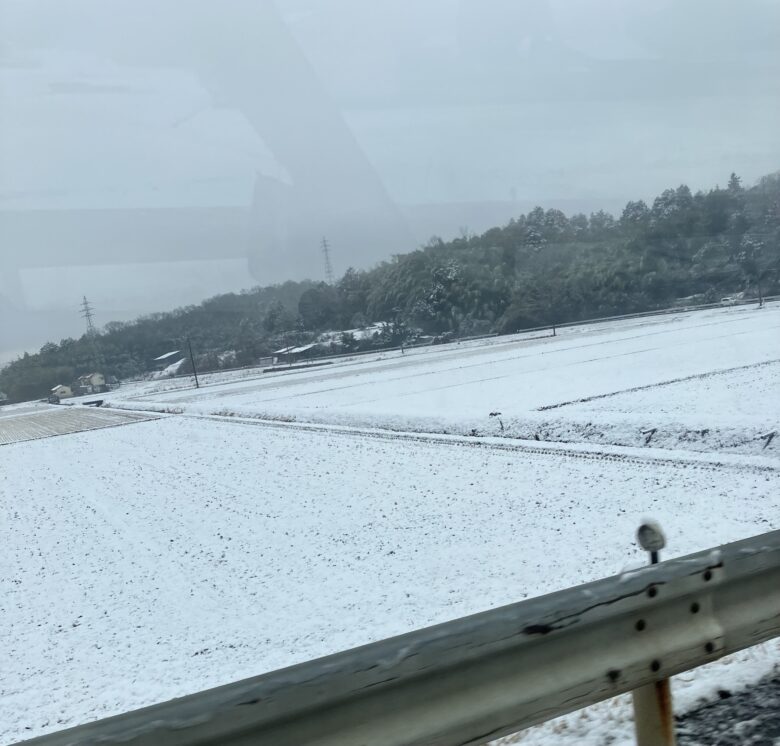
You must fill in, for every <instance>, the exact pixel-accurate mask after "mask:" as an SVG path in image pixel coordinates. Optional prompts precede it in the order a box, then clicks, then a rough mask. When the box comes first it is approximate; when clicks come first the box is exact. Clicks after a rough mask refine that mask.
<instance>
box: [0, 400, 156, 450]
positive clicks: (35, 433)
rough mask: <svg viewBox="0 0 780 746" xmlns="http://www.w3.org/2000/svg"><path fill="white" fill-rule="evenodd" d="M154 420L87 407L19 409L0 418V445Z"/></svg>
mask: <svg viewBox="0 0 780 746" xmlns="http://www.w3.org/2000/svg"><path fill="white" fill-rule="evenodd" d="M156 417H157V415H154V414H148V413H146V412H125V411H120V410H116V409H93V408H91V407H67V406H56V405H43V406H41V407H22V408H18V409H16V410H11V411H9V412H8V413H6V414H5V416H0V445H7V444H8V443H19V442H22V441H25V440H36V439H38V438H50V437H52V436H53V435H69V434H70V433H80V432H84V431H85V430H98V429H100V428H104V427H115V426H117V425H126V424H128V423H130V422H139V421H142V420H148V419H156Z"/></svg>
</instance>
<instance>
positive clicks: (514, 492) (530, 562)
mask: <svg viewBox="0 0 780 746" xmlns="http://www.w3.org/2000/svg"><path fill="white" fill-rule="evenodd" d="M779 326H780V309H778V307H777V306H774V307H771V306H770V307H767V308H765V309H762V310H760V311H759V310H757V309H755V308H750V309H742V308H736V309H726V310H723V311H716V312H700V313H696V314H690V315H684V316H677V317H672V318H663V319H652V320H642V321H641V322H639V321H635V322H630V323H629V322H623V323H621V324H614V325H611V326H610V325H598V326H594V327H590V328H588V327H580V328H571V329H567V330H563V331H562V333H561V334H560V335H559V336H558V337H555V338H554V339H553V338H550V339H536V340H532V339H529V338H528V337H526V338H522V337H518V338H509V339H507V338H503V339H497V340H490V341H481V342H480V343H472V344H467V345H462V346H460V347H459V346H457V345H448V346H443V347H441V348H437V349H427V350H425V351H423V350H417V351H414V352H410V353H407V354H406V355H404V356H403V357H401V356H400V355H390V354H386V355H383V356H378V357H380V358H381V359H368V360H366V359H363V360H352V361H345V362H343V363H339V364H337V365H333V366H328V369H327V370H325V369H319V370H311V371H303V372H290V373H287V374H283V373H273V374H268V375H267V376H265V377H263V378H258V379H257V380H243V381H240V380H239V381H236V382H234V383H231V384H219V385H214V386H207V387H205V388H203V389H201V390H199V391H195V390H191V391H175V392H159V391H158V392H150V391H149V390H148V389H141V388H140V387H137V388H135V389H134V388H133V387H125V388H123V389H122V390H120V391H117V392H112V394H111V395H110V396H109V397H108V398H110V399H111V401H112V402H113V403H114V404H115V405H120V406H123V407H132V408H138V409H144V408H146V409H151V410H157V411H159V410H163V409H167V410H169V411H171V412H178V414H170V415H169V416H162V417H159V418H158V419H155V420H150V421H141V422H135V423H131V424H127V425H126V426H123V427H112V428H106V429H101V430H93V431H90V432H82V433H75V434H71V435H65V436H63V437H58V438H54V439H40V440H35V441H30V442H24V443H11V444H9V445H4V446H0V495H1V496H2V497H1V499H0V514H1V515H2V519H1V520H0V527H2V531H3V535H2V537H0V539H2V543H3V548H2V550H1V554H0V557H1V558H2V565H0V629H2V639H3V665H2V667H0V742H2V743H11V742H14V741H16V740H19V739H22V738H29V737H32V736H35V735H39V734H42V733H46V732H50V731H54V730H59V729H62V728H65V727H68V726H72V725H75V724H77V723H80V722H84V721H87V720H91V719H95V718H99V717H103V716H107V715H111V714H116V713H118V712H122V711H125V710H128V709H134V708H137V707H141V706H143V705H146V704H150V703H153V702H157V701H162V700H165V699H170V698H172V697H175V696H179V695H182V694H186V693H189V692H194V691H198V690H200V689H203V688H206V687H210V686H215V685H218V684H222V683H227V682H229V681H233V680H236V679H238V678H242V677H247V676H252V675H256V674H258V673H262V672H263V671H267V670H271V669H273V668H277V667H280V666H284V665H288V664H291V663H295V662H299V661H302V660H306V659H309V658H311V657H314V656H318V655H323V654H326V653H330V652H334V651H337V650H341V649H344V648H347V647H351V646H354V645H358V644H362V643H365V642H368V641H371V640H375V639H380V638H383V637H386V636H388V635H393V634H398V633H401V632H404V631H408V630H410V629H414V628H418V627H421V626H424V625H428V624H432V623H436V622H440V621H445V620H447V619H452V618H455V617H458V616H462V615H464V614H468V613H471V612H475V611H479V610H483V609H487V608H490V607H493V606H496V605H499V604H504V603H510V602H512V601H516V600H519V599H522V598H525V597H530V596H534V595H538V594H541V593H546V592H549V591H552V590H555V589H559V588H564V587H567V586H570V585H572V584H576V583H580V582H584V581H587V580H592V579H595V578H598V577H602V576H604V575H607V574H611V573H615V572H619V571H621V570H622V569H624V568H625V567H627V566H632V565H634V566H635V565H636V564H637V563H641V562H644V558H643V557H642V555H641V553H640V552H639V550H638V549H637V547H636V546H635V545H634V543H633V536H634V531H635V529H636V527H637V525H638V523H639V521H640V520H641V519H642V518H643V517H644V516H646V515H648V514H649V515H652V516H654V517H656V518H657V519H658V520H660V521H661V523H662V524H663V525H664V527H665V529H666V531H667V534H668V539H669V548H668V550H667V553H666V554H667V556H674V555H680V554H684V553H687V552H690V551H695V550H698V549H702V548H706V547H709V546H712V545H715V544H719V543H722V542H727V541H731V540H736V539H740V538H744V537H747V536H751V535H754V534H757V533H761V532H764V531H768V530H771V529H775V528H778V527H780V526H778V523H777V516H778V515H779V514H780V512H779V511H780V461H778V457H777V454H778V445H780V444H778V442H777V439H775V440H774V441H773V442H771V443H770V445H769V446H768V447H767V448H766V449H763V448H762V445H763V441H760V440H759V441H756V443H757V446H756V447H755V448H754V447H752V446H751V447H749V448H748V447H743V448H742V450H740V449H739V448H736V447H734V446H733V445H732V446H729V445H728V444H724V442H721V441H713V440H711V439H708V437H707V436H701V438H700V440H699V441H697V442H696V443H695V444H694V445H691V446H690V447H688V446H687V445H686V441H684V440H680V438H677V440H675V441H674V442H672V441H671V440H666V441H664V440H663V436H662V431H663V429H664V428H667V429H669V428H671V427H672V425H678V426H684V427H686V428H687V427H693V426H694V425H695V426H696V427H700V428H702V429H706V428H712V429H714V430H717V429H720V431H721V432H723V431H725V430H727V429H729V428H731V429H732V430H735V431H737V430H738V431H739V432H740V433H742V434H743V435H745V434H746V433H753V431H754V430H755V431H757V430H762V432H763V429H769V428H770V427H772V426H774V427H777V425H778V422H777V420H778V417H777V413H778V401H777V400H778V397H777V396H776V395H775V394H774V390H773V389H775V388H776V382H777V376H778V370H777V364H776V363H775V361H776V360H778V359H780V345H779V342H778V340H779V339H780V334H778V327H779ZM718 371H728V372H718ZM694 377H695V378H694ZM678 379H682V380H678ZM672 381H675V382H672ZM593 397H600V398H593ZM567 402H571V403H567ZM552 405H563V406H554V408H551V409H544V410H542V409H540V408H542V407H550V406H552ZM72 409H73V410H74V411H78V409H79V408H76V407H74V408H72ZM81 411H85V410H81ZM89 411H93V410H89ZM491 411H500V412H501V413H502V414H501V415H500V417H499V416H495V417H489V413H490V412H491ZM20 412H21V413H20V414H19V417H20V418H21V417H22V416H32V415H35V416H38V414H37V413H36V412H32V413H29V412H27V413H24V412H23V411H22V410H20ZM107 414H108V412H107ZM220 414H222V415H223V416H219V415H220ZM259 417H272V418H274V419H276V420H277V421H276V422H266V421H262V420H261V419H259ZM534 418H536V419H534ZM285 420H287V421H285ZM499 420H501V424H503V426H504V431H503V432H502V431H501V429H500V428H501V425H500V424H499ZM597 420H598V422H597ZM556 421H559V422H561V423H564V424H562V425H561V426H560V427H561V428H564V427H566V428H569V429H568V430H566V432H567V433H568V435H569V436H570V437H568V438H563V437H555V438H552V439H553V440H554V439H557V440H565V439H568V440H570V441H572V442H569V443H567V444H562V443H552V442H536V441H535V440H532V441H526V440H519V439H511V438H507V437H506V436H507V435H515V436H517V435H518V434H523V433H521V432H520V431H519V428H520V427H525V426H526V425H527V423H529V422H532V423H533V422H535V423H536V424H535V425H534V427H537V428H538V430H542V429H543V428H544V427H552V425H551V424H550V423H553V422H556ZM577 422H580V423H581V424H583V423H587V422H590V423H591V426H590V430H588V429H587V428H586V429H585V430H584V433H585V434H584V436H583V434H582V433H583V431H582V430H581V429H580V430H578V429H577V427H576V426H575V425H576V423H577ZM646 422H651V423H656V425H654V426H657V427H658V433H656V434H654V436H653V437H652V438H651V439H650V441H649V442H648V443H647V444H645V442H644V438H645V437H646V436H642V440H641V441H640V442H639V443H628V444H626V446H610V445H601V444H600V443H602V441H603V440H604V438H603V437H602V438H601V440H599V437H597V436H592V435H591V434H590V433H592V431H593V432H595V431H598V429H599V427H601V425H600V424H598V423H602V424H603V425H604V428H606V426H607V425H610V424H611V425H612V426H613V427H614V428H615V431H616V432H617V431H618V430H619V431H620V432H626V433H627V432H629V431H631V432H633V429H635V428H637V427H639V426H640V425H644V423H646ZM523 423H525V424H523ZM572 423H575V424H572ZM615 423H617V424H615ZM583 427H584V424H583ZM388 428H392V430H391V429H388ZM632 428H633V429H632ZM401 430H407V431H411V430H415V431H417V432H400V431H401ZM445 430H446V431H448V433H449V434H446V435H442V434H436V433H442V432H443V431H445ZM471 430H476V431H477V432H478V435H477V436H473V435H469V434H468V433H470V432H471ZM425 431H428V432H425ZM562 432H564V431H563V429H561V430H559V431H556V433H557V434H558V436H560V434H561V433H562ZM670 432H671V430H670ZM460 433H465V434H460ZM543 434H544V433H543ZM554 434H555V433H554ZM501 436H503V437H501ZM542 440H543V441H544V440H545V438H542ZM588 441H591V442H588ZM658 441H661V442H658ZM750 443H753V441H750ZM627 446H630V447H627ZM658 446H662V447H658ZM778 660H780V648H779V647H778V644H777V643H772V644H767V645H764V646H761V647H759V648H754V649H751V650H749V651H745V652H743V653H742V654H740V655H738V656H735V657H734V658H733V659H730V660H728V661H721V662H718V663H715V664H712V665H710V666H707V667H705V668H702V669H698V670H697V671H696V672H692V673H690V674H687V675H683V676H680V677H677V678H676V679H675V683H674V686H675V696H676V700H677V703H678V707H680V708H685V707H689V706H691V705H692V704H694V702H695V701H696V699H697V698H698V697H700V696H712V695H713V694H714V692H715V691H716V689H717V688H724V687H725V688H736V687H739V686H740V685H742V684H745V683H749V682H751V681H754V680H755V679H757V678H758V677H759V676H760V675H762V674H763V673H766V672H767V671H769V670H770V669H771V668H772V666H773V665H776V663H777V662H778ZM630 734H631V720H630V707H629V705H628V703H627V700H626V698H618V699H617V700H614V701H611V702H609V703H603V704H602V705H599V706H597V707H595V708H591V709H589V710H588V711H585V712H584V713H576V714H573V715H570V716H567V717H566V718H563V719H560V720H558V721H555V722H553V723H549V724H546V725H544V726H540V727H539V728H534V729H531V730H530V731H528V732H526V733H525V734H523V735H522V736H521V737H519V738H520V740H521V742H522V743H527V744H542V743H544V744H548V743H564V744H593V745H594V746H595V745H596V744H605V743H607V740H608V739H612V740H611V741H610V742H611V743H613V744H617V743H622V742H623V741H624V740H625V739H628V738H629V737H630ZM626 742H628V741H626Z"/></svg>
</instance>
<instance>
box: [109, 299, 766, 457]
mask: <svg viewBox="0 0 780 746" xmlns="http://www.w3.org/2000/svg"><path fill="white" fill-rule="evenodd" d="M778 384H780V303H773V304H770V305H767V306H766V307H765V308H763V309H758V308H756V307H755V306H745V307H737V308H725V309H717V310H713V311H704V312H694V313H688V314H679V315H674V316H663V317H651V318H643V319H634V320H628V321H621V322H613V323H611V324H605V323H600V324H594V325H592V326H580V327H568V328H564V329H562V330H561V332H560V334H559V335H558V336H556V337H550V336H542V337H539V336H538V335H519V336H517V337H509V338H505V337H502V338H497V339H494V340H480V341H479V342H477V343H470V344H466V345H463V346H458V345H446V346H442V347H440V348H425V349H420V350H415V351H414V353H409V354H407V355H404V356H401V355H400V354H398V353H392V354H386V355H383V356H380V359H377V360H374V359H370V360H367V359H356V360H351V361H345V362H343V363H339V364H337V365H332V366H327V368H317V369H313V370H309V371H307V370H303V371H295V372H291V373H287V374H285V373H275V374H267V375H266V376H263V377H261V378H253V379H252V380H246V381H243V382H233V383H225V384H222V385H213V386H207V387H204V388H201V389H200V390H197V391H196V390H194V389H189V390H186V391H182V390H176V391H169V392H156V393H150V392H148V391H145V390H135V389H132V388H128V389H125V390H123V391H121V392H117V394H116V396H115V397H113V400H114V401H116V403H118V404H120V406H130V407H139V408H157V409H160V410H168V411H184V412H191V413H202V414H233V415H241V416H250V417H251V416H254V417H261V418H269V419H280V418H281V419H295V420H297V421H307V422H320V423H329V424H341V425H350V426H360V427H381V428H391V429H395V430H404V431H424V432H425V431H429V432H431V431H432V432H448V433H459V434H464V435H468V434H477V435H499V436H500V435H503V436H505V437H520V438H535V437H539V438H541V439H544V440H559V441H565V442H572V441H575V442H576V441H591V442H597V443H603V444H614V445H626V446H641V445H644V444H645V440H646V437H647V435H646V432H647V431H649V430H655V431H656V432H655V433H654V434H653V436H652V437H651V439H650V443H652V445H653V446H654V447H669V448H684V449H693V450H701V451H707V450H724V451H732V452H735V453H740V452H741V453H769V454H773V453H774V454H776V453H778V449H779V448H780V442H775V443H774V444H770V447H769V448H766V449H765V448H764V446H765V440H764V439H763V438H762V437H761V436H763V435H764V434H766V433H767V432H771V431H772V430H774V429H777V428H778V426H780V396H777V395H774V393H775V392H776V391H777V389H778ZM491 413H500V415H494V416H491ZM701 431H706V432H704V433H703V434H702V432H701ZM777 440H778V441H780V438H778V439H777ZM648 444H649V443H648Z"/></svg>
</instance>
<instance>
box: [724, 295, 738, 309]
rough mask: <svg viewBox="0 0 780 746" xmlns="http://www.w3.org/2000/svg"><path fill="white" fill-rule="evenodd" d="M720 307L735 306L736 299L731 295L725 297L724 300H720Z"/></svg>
mask: <svg viewBox="0 0 780 746" xmlns="http://www.w3.org/2000/svg"><path fill="white" fill-rule="evenodd" d="M720 305H721V306H736V305H737V299H736V298H735V297H734V296H733V295H727V296H726V297H725V298H721V299H720Z"/></svg>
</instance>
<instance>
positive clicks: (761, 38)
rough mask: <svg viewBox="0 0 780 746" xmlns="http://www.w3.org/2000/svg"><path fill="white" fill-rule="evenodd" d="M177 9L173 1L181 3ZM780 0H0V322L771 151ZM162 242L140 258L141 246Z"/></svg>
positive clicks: (609, 191) (288, 267)
mask: <svg viewBox="0 0 780 746" xmlns="http://www.w3.org/2000/svg"><path fill="white" fill-rule="evenodd" d="M185 8H186V10H185ZM777 16H778V6H777V5H776V4H774V3H768V2H751V3H749V4H748V5H743V6H740V7H737V6H735V5H734V4H732V3H726V2H720V3H703V2H702V3H693V4H685V5H682V4H677V3H671V2H667V3H659V4H653V5H652V6H648V5H631V4H615V3H609V2H590V3H582V4H577V5H576V6H573V5H571V4H569V3H564V2H545V1H543V0H539V1H536V2H524V3H517V2H513V1H512V0H503V1H501V0H494V1H493V2H489V3H485V2H477V0H460V1H458V0H437V2H430V3H412V2H400V3H362V2H357V1H353V2H345V1H342V2H333V3H319V2H312V1H309V0H284V1H282V2H277V3H271V2H267V1H266V2H259V3H258V2H238V3H232V4H231V5H230V8H229V9H227V8H222V7H219V8H217V6H212V5H211V4H209V3H187V4H186V6H185V5H181V4H179V5H177V4H175V3H168V4H160V3H151V2H141V3H139V2H114V3H111V5H110V6H109V5H107V4H105V3H101V2H96V1H93V2H90V1H88V0H78V1H75V0H74V1H73V2H69V3H67V4H63V3H59V2H54V1H51V2H46V1H41V2H33V3H31V2H22V1H21V0H18V1H14V0H3V2H2V4H1V5H0V21H1V23H0V35H2V36H1V37H0V97H1V100H2V111H3V114H2V121H1V124H2V126H1V127H0V240H2V245H3V263H4V268H3V272H2V296H3V301H2V303H3V308H2V311H3V316H4V317H5V319H6V321H5V323H4V324H3V331H2V340H1V346H2V349H3V353H2V354H4V355H5V356H6V358H8V357H9V356H11V355H13V354H14V353H16V352H17V351H20V350H22V349H27V350H31V349H35V348H37V347H38V346H39V345H40V344H42V343H43V342H45V341H47V340H58V339H60V338H61V337H64V336H75V335H78V334H79V333H80V331H81V329H82V327H81V325H80V321H79V317H78V312H77V310H78V303H79V301H80V299H81V296H82V295H84V294H86V295H87V296H89V297H90V299H91V300H93V302H94V303H95V304H96V306H97V308H98V309H99V313H98V318H99V320H100V322H101V323H106V322H108V321H112V320H125V319H129V318H133V317H135V316H137V315H139V314H142V313H148V312H153V311H158V310H168V309H172V308H174V307H176V306H179V305H183V304H188V303H194V302H198V301H200V300H202V299H204V298H206V297H209V296H211V295H214V294H215V293H218V292H228V291H238V290H240V289H243V288H248V287H252V286H255V285H268V284H271V283H277V282H281V281H284V280H287V279H294V280H298V279H303V278H310V279H313V280H322V279H326V278H325V275H324V269H323V265H322V261H321V253H320V241H321V238H322V237H323V236H327V238H328V240H329V242H330V244H331V246H332V262H333V267H334V270H335V271H336V273H337V274H341V273H342V272H343V271H344V270H346V269H347V268H348V267H350V266H354V267H356V268H367V267H370V266H372V265H374V264H375V263H376V262H377V261H380V260H386V259H389V258H390V256H391V255H393V254H397V253H404V252H408V251H411V250H412V249H414V248H415V247H416V246H418V245H420V244H422V243H424V242H426V241H427V240H428V239H429V238H430V237H431V236H432V235H437V236H441V237H443V238H444V239H449V238H452V237H455V236H458V235H460V234H461V233H462V232H463V231H468V232H471V233H474V232H482V231H484V230H486V229H488V228H490V227H492V226H495V225H502V224H504V223H506V221H508V220H509V219H510V218H512V217H516V216H517V215H518V214H520V213H523V212H526V211H527V210H529V209H530V208H532V207H533V206H535V205H537V204H539V205H542V206H543V207H544V208H551V207H552V208H559V209H561V210H563V211H564V212H565V213H566V214H567V215H571V214H574V213H578V212H585V213H589V212H591V211H595V210H599V209H604V210H607V211H609V212H612V213H619V211H620V210H621V209H622V207H623V206H624V205H625V203H626V201H628V200H636V199H640V198H641V199H645V200H648V201H649V200H651V199H652V198H653V197H654V196H655V195H656V194H657V193H659V192H660V191H662V190H663V189H664V188H667V187H676V186H677V185H678V184H680V183H685V184H687V185H688V186H689V187H690V188H691V189H693V190H694V191H695V190H696V189H707V188H711V187H712V186H714V185H715V184H718V183H720V184H723V182H724V181H725V180H726V178H727V176H728V174H729V173H730V172H731V171H736V172H738V173H739V174H740V175H741V176H742V178H743V180H744V181H745V183H746V184H750V183H753V182H754V181H755V180H756V179H757V178H758V177H760V176H762V175H764V174H765V173H768V172H770V171H773V170H774V169H775V168H776V167H777V164H778V162H780V143H779V142H778V135H777V127H776V122H777V114H778V102H777V97H776V95H775V90H774V80H775V77H774V75H772V74H768V73H767V71H768V70H774V71H777V69H778V55H779V54H780V53H779V52H778V49H777V45H776V44H775V43H774V41H775V40H774V34H773V33H772V29H776V28H777V26H776V23H777V20H778V17H777ZM158 263H159V265H158V266H156V265H157V264H158Z"/></svg>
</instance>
